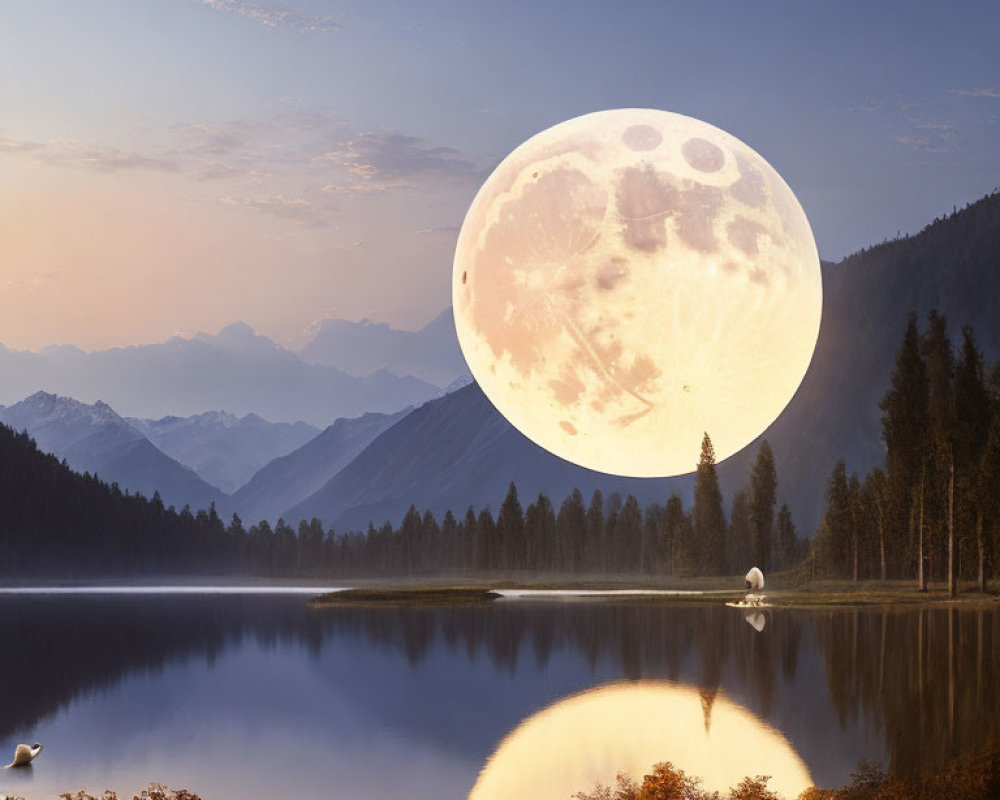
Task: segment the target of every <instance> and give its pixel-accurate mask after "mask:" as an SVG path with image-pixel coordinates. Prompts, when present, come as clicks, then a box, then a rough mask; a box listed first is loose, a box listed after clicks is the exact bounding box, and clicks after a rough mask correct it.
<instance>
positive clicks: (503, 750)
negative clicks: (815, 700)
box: [468, 681, 812, 800]
mask: <svg viewBox="0 0 1000 800" xmlns="http://www.w3.org/2000/svg"><path fill="white" fill-rule="evenodd" d="M663 761H669V762H671V763H672V764H673V765H674V767H675V768H678V769H682V770H684V772H685V773H687V774H688V775H689V776H691V777H696V778H701V779H702V781H703V782H702V784H701V788H702V789H704V790H707V791H709V792H713V791H719V792H726V791H727V790H728V789H730V788H731V787H733V786H736V785H737V784H738V783H739V782H740V781H741V780H743V778H745V777H747V776H749V777H754V776H756V775H770V776H771V780H770V782H769V783H768V788H769V789H771V790H772V791H775V792H778V793H779V794H781V795H782V796H784V797H798V796H799V794H801V793H802V792H803V791H804V790H805V789H807V788H808V787H809V786H812V777H811V775H810V774H809V770H808V768H807V767H806V765H805V763H804V762H803V761H802V759H801V757H800V756H799V755H798V753H796V752H795V749H794V748H793V747H792V746H791V744H790V743H789V742H788V740H787V739H786V738H785V737H784V736H783V735H782V734H781V733H780V732H778V731H777V730H775V729H774V728H772V727H771V726H769V725H768V724H767V723H765V722H764V721H763V720H761V719H760V718H759V717H757V716H756V715H755V714H753V713H752V712H750V711H749V710H747V709H746V708H744V707H743V706H740V705H737V704H736V703H734V702H733V701H731V700H730V699H729V698H728V697H726V696H725V694H723V693H722V692H718V693H716V694H714V695H712V696H710V697H706V696H705V695H704V694H703V693H700V692H698V691H696V690H695V689H693V688H691V687H688V686H680V685H677V684H673V683H670V682H668V681H637V682H629V683H619V684H611V685H608V686H602V687H599V688H597V689H591V690H589V691H585V692H582V693H580V694H577V695H573V696H571V697H568V698H566V699H564V700H560V701H558V702H556V703H554V704H553V705H551V706H549V707H547V708H544V709H542V710H541V711H539V712H538V713H536V714H534V715H533V716H531V717H529V718H528V719H526V720H525V721H523V722H522V723H521V724H520V725H518V726H517V727H516V728H515V729H514V730H513V731H512V732H511V733H510V734H509V735H508V736H507V737H506V738H505V739H504V740H503V741H502V742H501V743H500V745H499V747H497V749H496V751H495V752H494V753H493V755H491V756H490V758H489V760H488V761H487V762H486V764H485V765H484V767H483V769H482V770H481V772H480V773H479V778H478V779H477V781H476V784H475V786H473V788H472V791H471V792H470V793H469V797H468V800H566V798H568V797H572V796H573V795H574V794H575V793H576V792H579V791H590V790H591V789H592V788H593V787H594V784H595V783H596V782H598V781H599V782H601V783H603V784H605V785H613V784H614V781H615V777H616V775H617V774H618V773H619V772H622V773H625V774H626V775H628V776H629V777H631V778H633V779H634V780H636V781H638V782H640V783H641V781H642V778H643V775H646V774H648V773H649V772H650V771H651V770H652V767H653V765H654V764H657V763H660V762H663Z"/></svg>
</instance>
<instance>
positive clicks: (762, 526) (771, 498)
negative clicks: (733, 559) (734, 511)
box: [749, 439, 778, 573]
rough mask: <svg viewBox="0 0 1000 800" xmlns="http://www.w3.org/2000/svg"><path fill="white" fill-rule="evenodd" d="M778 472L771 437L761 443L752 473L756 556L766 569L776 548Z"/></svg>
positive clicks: (751, 500) (762, 567)
mask: <svg viewBox="0 0 1000 800" xmlns="http://www.w3.org/2000/svg"><path fill="white" fill-rule="evenodd" d="M777 493H778V475H777V471H776V469H775V466H774V453H773V452H772V451H771V445H770V444H768V442H767V439H765V440H764V441H763V442H761V443H760V448H759V449H758V450H757V459H756V460H755V461H754V465H753V471H752V472H751V474H750V491H749V500H750V519H751V522H752V523H753V557H754V561H755V562H756V564H757V566H758V567H760V568H761V569H762V570H764V572H765V573H766V572H768V571H769V570H770V569H771V553H772V549H773V543H772V538H773V531H774V504H775V502H776V501H777Z"/></svg>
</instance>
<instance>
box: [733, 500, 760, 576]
mask: <svg viewBox="0 0 1000 800" xmlns="http://www.w3.org/2000/svg"><path fill="white" fill-rule="evenodd" d="M754 560H755V557H754V553H753V521H752V520H751V518H750V504H749V503H748V502H747V493H746V492H745V491H739V492H736V494H734V495H733V503H732V506H731V508H730V511H729V562H730V566H731V568H732V570H733V571H734V572H737V573H739V574H741V575H742V574H744V573H745V572H746V571H747V570H749V569H750V567H752V566H753V565H754Z"/></svg>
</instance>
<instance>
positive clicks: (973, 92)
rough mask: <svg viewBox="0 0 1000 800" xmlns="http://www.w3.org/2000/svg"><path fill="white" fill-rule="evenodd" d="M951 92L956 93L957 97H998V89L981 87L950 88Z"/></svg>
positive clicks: (999, 90) (999, 95)
mask: <svg viewBox="0 0 1000 800" xmlns="http://www.w3.org/2000/svg"><path fill="white" fill-rule="evenodd" d="M951 93H952V94H957V95H958V96H959V97H994V98H1000V89H992V88H983V89H952V90H951Z"/></svg>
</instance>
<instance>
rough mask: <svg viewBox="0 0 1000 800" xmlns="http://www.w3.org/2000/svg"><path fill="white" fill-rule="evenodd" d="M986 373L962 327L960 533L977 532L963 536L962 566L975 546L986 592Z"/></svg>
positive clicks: (958, 446)
mask: <svg viewBox="0 0 1000 800" xmlns="http://www.w3.org/2000/svg"><path fill="white" fill-rule="evenodd" d="M984 371H985V370H984V367H983V357H982V354H981V353H980V352H979V350H978V349H977V348H976V343H975V338H974V336H973V333H972V329H971V328H970V327H969V326H968V325H966V326H964V327H963V328H962V353H961V356H960V357H959V359H958V366H957V367H956V368H955V475H956V490H957V494H958V497H959V503H958V517H959V520H960V521H961V525H960V530H962V531H965V532H968V531H975V542H972V541H970V540H969V537H968V536H967V535H966V536H963V537H962V541H961V544H962V545H963V546H962V548H961V554H962V555H963V556H964V557H963V558H962V559H961V560H962V563H968V562H969V561H972V560H973V559H972V558H970V556H971V553H970V552H969V551H970V550H971V549H972V547H971V546H972V545H973V544H975V545H976V549H977V556H978V562H979V570H978V573H979V574H978V578H979V583H980V586H981V588H982V589H985V573H984V563H983V561H984V548H983V543H982V526H983V521H982V510H981V508H980V507H979V506H980V504H979V502H978V501H979V499H980V497H981V495H980V493H979V482H978V476H979V469H980V465H981V462H982V458H983V450H984V449H985V447H986V439H987V436H988V435H989V430H990V417H991V411H992V409H991V407H990V396H989V393H988V391H987V389H986V381H985V375H984ZM966 571H968V570H960V572H966Z"/></svg>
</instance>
